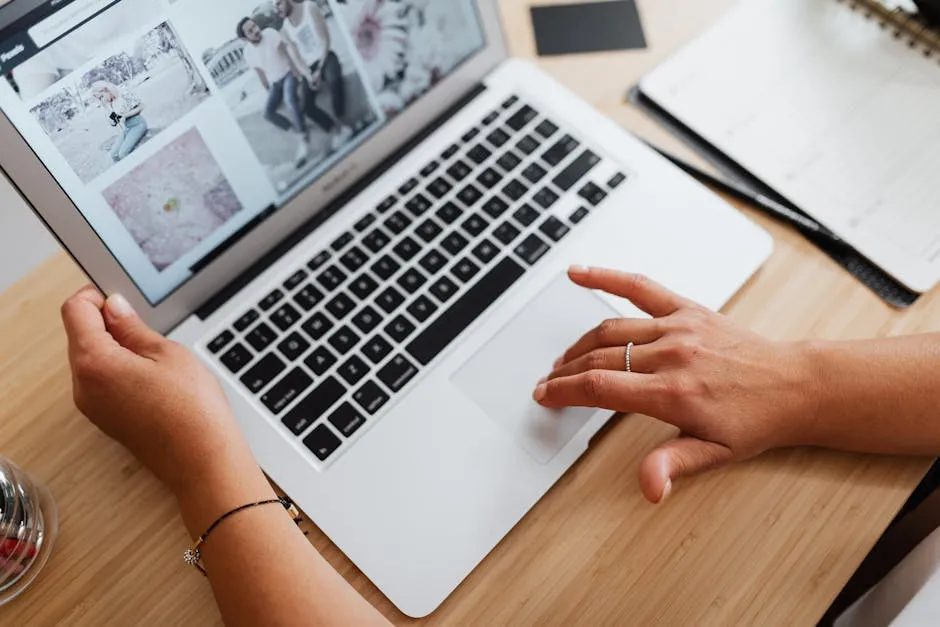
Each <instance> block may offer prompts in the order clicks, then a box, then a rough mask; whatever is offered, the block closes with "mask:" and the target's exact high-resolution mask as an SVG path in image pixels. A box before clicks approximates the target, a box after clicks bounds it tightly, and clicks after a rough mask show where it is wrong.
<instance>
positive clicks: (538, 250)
mask: <svg viewBox="0 0 940 627" xmlns="http://www.w3.org/2000/svg"><path fill="white" fill-rule="evenodd" d="M549 250H551V247H550V246H549V245H548V244H546V243H545V241H544V240H542V238H541V237H539V236H538V235H536V234H535V233H533V234H532V235H530V236H529V237H527V238H525V239H524V240H522V243H521V244H519V245H518V246H516V254H517V255H519V256H520V257H522V258H523V259H524V260H525V262H526V263H528V264H529V265H535V263H536V262H537V261H538V260H539V259H541V258H542V257H544V256H545V253H547V252H548V251H549Z"/></svg>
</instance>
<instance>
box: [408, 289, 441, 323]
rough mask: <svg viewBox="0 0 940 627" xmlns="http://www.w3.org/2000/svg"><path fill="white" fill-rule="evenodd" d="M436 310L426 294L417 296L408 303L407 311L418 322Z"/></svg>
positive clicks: (435, 306) (424, 319)
mask: <svg viewBox="0 0 940 627" xmlns="http://www.w3.org/2000/svg"><path fill="white" fill-rule="evenodd" d="M435 311H437V305H435V304H434V302H433V301H432V300H431V299H430V298H428V297H427V296H423V295H422V296H419V297H418V298H416V299H415V301H414V302H413V303H411V304H410V305H408V313H410V314H411V316H412V317H413V318H414V319H415V320H417V321H418V322H424V321H426V320H427V319H428V318H430V317H431V316H432V315H434V312H435Z"/></svg>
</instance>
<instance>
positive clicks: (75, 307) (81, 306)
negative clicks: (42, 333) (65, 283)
mask: <svg viewBox="0 0 940 627" xmlns="http://www.w3.org/2000/svg"><path fill="white" fill-rule="evenodd" d="M102 307H104V297H103V296H102V295H101V294H100V293H99V292H98V290H96V289H95V288H93V287H92V286H90V285H88V286H85V287H83V288H82V289H80V290H79V291H78V292H76V293H75V294H74V295H73V296H72V297H71V298H69V299H68V300H67V301H65V303H64V304H63V305H62V310H61V315H62V323H63V325H64V326H65V334H66V336H67V337H68V342H69V357H70V358H71V359H73V360H74V358H75V356H76V355H77V354H78V353H79V352H82V351H92V350H97V349H99V348H101V347H105V346H114V338H112V337H111V335H109V334H108V330H107V328H106V326H105V322H104V316H103V314H102V312H101V309H102Z"/></svg>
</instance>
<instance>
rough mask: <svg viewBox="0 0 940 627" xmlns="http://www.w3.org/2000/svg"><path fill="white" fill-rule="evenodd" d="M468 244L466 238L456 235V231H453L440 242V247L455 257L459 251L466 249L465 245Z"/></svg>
mask: <svg viewBox="0 0 940 627" xmlns="http://www.w3.org/2000/svg"><path fill="white" fill-rule="evenodd" d="M469 243H470V242H469V241H467V238H466V237H464V236H463V235H461V234H460V233H458V232H457V231H454V232H453V233H451V234H449V235H448V236H447V237H445V238H444V239H443V240H441V246H442V247H443V248H444V250H446V251H447V252H449V253H450V254H451V255H456V254H457V253H459V252H460V251H461V250H463V249H464V248H466V247H467V244H469Z"/></svg>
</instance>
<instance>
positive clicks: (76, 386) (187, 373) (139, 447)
mask: <svg viewBox="0 0 940 627" xmlns="http://www.w3.org/2000/svg"><path fill="white" fill-rule="evenodd" d="M62 320H63V322H64V323H65V330H66V333H67V335H68V340H69V362H70V364H71V367H72V384H73V393H74V397H75V405H76V406H77V407H78V409H79V410H80V411H81V412H82V413H83V414H84V415H85V416H87V417H88V418H89V419H90V420H91V422H92V423H94V424H95V425H96V426H97V427H98V428H99V429H101V430H102V431H104V433H106V434H107V435H109V436H110V437H112V438H114V439H115V440H117V441H118V442H120V443H121V444H123V445H124V446H126V447H127V448H128V449H130V451H131V453H133V454H134V455H135V456H136V457H137V458H138V459H139V460H140V461H141V462H142V463H143V464H144V465H146V466H147V467H148V468H150V470H151V471H153V473H154V474H155V475H156V476H157V478H159V479H160V480H161V481H163V482H164V483H166V484H167V485H168V486H169V487H170V488H171V489H172V490H174V491H176V492H178V491H179V490H180V489H181V488H183V487H184V486H186V485H188V484H193V483H196V482H199V483H202V484H204V485H209V484H211V483H212V481H213V479H214V478H215V475H216V474H217V473H231V472H232V471H233V470H237V469H239V468H246V467H252V466H253V464H254V462H253V460H252V457H251V453H250V451H249V450H248V446H247V444H246V442H245V441H244V438H243V436H242V434H241V432H240V430H239V429H238V425H237V424H236V423H235V419H234V417H233V416H232V412H231V409H230V408H229V404H228V401H227V399H226V397H225V395H224V393H223V392H222V389H221V387H220V386H219V384H218V382H217V381H216V379H215V378H214V377H213V376H212V374H211V373H210V372H209V371H208V370H207V369H206V368H205V367H203V365H202V364H201V363H200V362H199V361H198V359H197V358H196V357H195V356H194V355H193V354H192V353H190V352H189V351H188V350H186V349H185V348H184V347H182V346H180V345H178V344H176V343H175V342H172V341H170V340H168V339H166V338H164V337H163V336H161V335H160V334H159V333H157V332H155V331H153V330H152V329H150V328H149V327H147V325H146V324H144V322H143V321H142V320H141V319H140V318H139V317H138V316H137V314H136V313H135V312H134V311H133V310H132V309H131V307H130V305H129V304H128V302H127V301H126V300H125V299H124V298H122V297H120V296H112V297H111V298H110V299H108V300H107V302H105V300H104V298H103V297H102V296H101V294H99V293H98V292H97V291H96V290H95V289H93V288H91V287H87V288H85V289H83V290H81V291H79V292H78V293H77V294H76V295H75V296H73V297H72V298H70V299H69V300H68V301H67V302H66V303H65V304H64V305H63V306H62ZM254 468H257V467H256V466H254Z"/></svg>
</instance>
